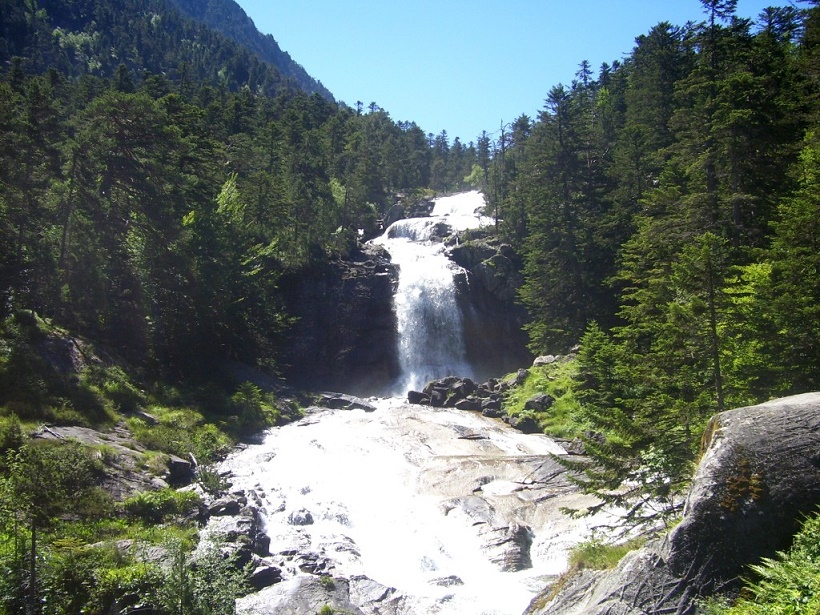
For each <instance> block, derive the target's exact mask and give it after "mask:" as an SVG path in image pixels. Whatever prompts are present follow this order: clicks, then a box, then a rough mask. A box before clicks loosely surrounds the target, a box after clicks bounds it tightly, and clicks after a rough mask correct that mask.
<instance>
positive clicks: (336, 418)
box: [205, 193, 601, 615]
mask: <svg viewBox="0 0 820 615" xmlns="http://www.w3.org/2000/svg"><path fill="white" fill-rule="evenodd" d="M481 205H483V198H482V197H481V195H480V194H479V193H467V194H465V195H456V196H455V197H448V198H444V199H439V201H438V202H437V203H436V207H435V209H434V211H433V216H432V217H430V218H422V219H415V220H403V221H400V222H398V223H396V224H394V225H393V226H391V227H390V228H389V229H388V230H387V232H386V233H385V235H384V236H383V237H382V238H380V239H379V240H378V241H379V242H380V243H382V245H384V246H385V247H386V248H387V249H388V250H389V251H390V253H391V256H392V258H393V260H394V262H395V263H397V264H398V265H399V267H400V275H399V285H398V286H399V288H398V291H397V295H396V298H395V305H396V312H397V314H396V315H397V321H398V323H399V325H398V326H399V340H400V345H401V348H400V349H399V355H400V358H401V369H402V373H401V376H400V378H399V380H398V381H397V382H396V383H395V385H394V387H392V389H391V391H389V392H388V395H402V396H403V395H404V394H405V393H406V391H407V390H408V389H414V388H421V387H422V386H423V385H424V384H425V382H427V381H428V380H431V379H434V378H440V377H443V376H446V375H458V376H462V377H465V376H471V375H472V374H471V369H470V366H469V365H468V364H467V362H466V360H465V358H464V357H465V353H464V344H463V340H462V339H461V338H462V335H463V334H462V333H461V329H460V326H461V325H460V313H459V308H458V306H457V305H456V303H455V291H454V286H453V275H454V273H455V271H454V268H455V267H454V265H452V263H451V262H450V261H449V259H447V257H446V256H445V255H444V253H443V248H442V245H441V243H437V242H435V241H432V240H431V238H432V237H433V235H434V234H435V233H436V232H437V230H436V229H437V227H438V228H439V229H440V228H441V227H440V225H446V226H447V227H448V228H449V229H450V230H449V232H451V231H452V230H454V229H455V230H459V229H464V228H469V227H471V226H476V225H479V224H481V223H482V222H483V221H484V220H483V219H482V218H481V216H480V215H479V214H478V213H477V211H478V209H479V208H480V207H481ZM449 232H448V234H449ZM566 454H567V452H566V451H565V450H564V449H563V448H562V447H561V446H560V445H559V444H557V443H556V442H554V441H553V440H552V439H550V438H548V437H547V436H545V435H525V434H523V433H521V432H520V431H517V430H515V429H512V428H510V427H509V426H507V425H506V424H504V423H503V422H502V421H500V420H497V419H491V418H487V417H484V416H482V415H481V414H479V413H475V412H467V411H460V410H456V409H450V408H431V407H426V406H414V405H409V404H407V403H405V402H404V401H403V400H402V399H400V398H398V397H389V396H388V397H384V398H373V399H371V400H369V401H368V403H366V404H359V405H358V407H356V408H354V409H343V410H329V409H324V408H316V407H314V408H309V409H308V410H307V412H306V416H305V418H303V419H302V420H300V421H298V422H296V423H292V424H289V425H285V426H282V427H278V428H274V429H272V430H270V431H269V432H268V433H266V434H265V435H264V438H263V440H262V441H261V443H259V444H253V445H249V446H247V447H246V448H244V449H243V450H241V451H238V452H236V453H235V454H233V455H232V456H230V457H229V458H228V459H227V460H226V461H225V462H224V463H223V465H222V468H221V469H222V471H224V472H227V473H229V474H230V476H231V479H230V480H231V483H232V490H233V491H234V492H235V493H238V494H241V497H242V498H243V499H244V500H245V501H247V502H251V503H252V504H253V508H254V510H255V511H258V512H259V517H261V521H262V525H263V529H264V532H265V533H266V534H267V536H268V538H269V539H270V543H269V546H267V541H265V543H264V544H265V547H266V548H265V549H264V551H266V552H261V553H260V551H259V550H258V549H257V550H256V553H257V555H254V557H255V558H256V559H257V561H256V562H255V564H256V565H258V566H262V567H265V568H267V569H268V570H271V569H273V570H275V571H276V572H275V574H274V575H272V577H271V578H272V579H274V580H275V582H274V583H273V584H271V585H270V586H268V587H265V588H263V589H261V590H260V591H258V592H256V593H253V594H250V595H249V596H246V597H244V598H242V599H240V600H239V601H238V603H237V609H238V612H239V613H247V614H254V615H260V614H268V613H270V614H273V613H277V614H281V613H291V614H295V615H297V614H298V615H301V614H305V615H307V614H310V615H314V614H315V613H318V612H334V613H363V614H372V615H376V614H380V615H389V614H394V615H399V614H402V615H403V614H407V615H410V614H425V613H441V614H469V615H481V614H486V615H490V614H493V615H518V614H520V613H523V612H524V610H525V609H526V608H527V606H528V605H529V603H530V601H531V600H532V599H533V597H534V596H536V594H537V593H538V592H539V591H541V590H543V588H544V586H545V585H546V584H548V583H549V582H550V580H551V579H554V578H555V577H556V576H557V575H559V574H560V573H561V572H563V571H564V570H565V568H566V565H567V553H568V549H569V548H570V547H571V546H573V545H574V544H577V543H578V542H580V541H581V540H582V539H583V538H584V537H585V536H587V535H588V534H589V532H590V527H591V526H592V525H595V524H600V523H601V519H600V518H598V519H593V518H584V519H573V518H570V517H568V516H566V515H564V514H563V513H561V512H560V509H561V508H563V507H570V508H584V507H585V506H588V505H589V504H590V503H591V500H589V499H588V496H584V495H581V494H579V493H578V491H577V488H576V487H575V486H574V485H573V484H572V483H571V482H570V481H569V480H568V478H567V474H566V471H565V470H564V469H563V468H562V467H561V466H560V464H558V463H557V462H556V461H555V459H554V458H553V456H554V455H559V456H560V455H566ZM254 514H255V513H254ZM226 523H228V522H227V521H225V518H223V517H213V518H212V519H211V521H210V522H209V525H208V527H207V528H206V531H205V535H206V536H207V535H209V534H212V535H216V534H224V533H230V530H229V529H227V525H226ZM228 525H229V523H228Z"/></svg>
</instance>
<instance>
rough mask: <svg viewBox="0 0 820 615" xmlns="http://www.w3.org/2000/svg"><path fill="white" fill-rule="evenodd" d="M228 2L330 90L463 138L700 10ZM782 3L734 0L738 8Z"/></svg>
mask: <svg viewBox="0 0 820 615" xmlns="http://www.w3.org/2000/svg"><path fill="white" fill-rule="evenodd" d="M237 1H238V3H239V4H240V6H242V8H243V9H245V12H246V13H247V14H248V15H249V16H250V17H251V19H253V21H254V22H255V23H256V27H257V28H258V29H259V30H260V31H261V32H262V33H264V34H272V35H273V37H274V38H275V39H276V41H277V42H278V43H279V46H280V47H281V48H282V49H283V50H284V51H287V52H288V53H289V54H290V55H291V57H292V58H293V59H294V60H296V61H297V62H298V63H299V64H301V65H302V66H304V67H305V69H306V70H307V71H308V73H310V75H311V76H313V77H314V78H315V79H319V80H320V81H321V82H322V83H323V84H324V85H325V86H326V87H327V88H328V89H329V90H330V91H331V92H332V93H333V94H334V96H335V97H336V99H337V100H340V101H344V102H345V103H347V104H348V105H350V106H355V104H356V102H357V101H361V102H363V103H364V105H365V107H366V106H368V105H369V104H370V103H371V102H375V103H376V104H377V105H379V106H380V107H381V108H383V109H385V110H386V111H388V112H389V113H390V116H391V118H393V120H396V121H405V120H406V121H413V122H416V124H418V125H419V126H420V127H421V128H422V129H423V130H424V131H425V132H426V133H430V132H432V133H435V134H439V133H440V132H441V131H442V130H446V131H447V134H448V136H449V137H450V142H451V143H452V140H453V139H454V138H455V137H456V136H458V137H460V138H461V141H462V142H463V143H465V144H466V143H468V142H470V141H475V140H476V137H477V136H478V135H479V134H480V133H481V131H482V130H486V131H487V132H488V133H491V134H493V133H496V132H497V131H498V130H499V128H500V126H501V124H502V123H509V122H512V121H513V120H515V119H516V118H517V117H518V116H520V115H521V114H522V113H526V114H527V115H529V116H530V117H532V118H535V117H536V115H537V113H538V111H539V110H540V109H541V108H542V107H543V102H544V99H545V98H546V95H547V92H548V91H549V89H550V88H551V87H552V86H553V85H556V84H558V83H564V84H569V83H570V82H571V81H572V79H573V78H574V76H575V73H576V71H577V70H578V64H579V63H580V62H581V61H582V60H588V61H589V62H590V63H591V65H592V66H593V68H594V69H595V72H596V74H597V70H598V68H599V67H600V65H601V64H602V63H603V62H608V63H610V64H611V63H612V61H613V60H618V59H621V58H623V57H624V56H625V55H627V54H628V53H629V52H630V51H631V50H632V48H633V46H634V42H635V37H636V36H639V35H640V34H645V33H646V32H648V31H649V29H650V28H652V26H654V25H655V24H657V23H659V22H661V21H669V22H671V23H673V24H675V25H683V24H685V23H686V22H687V21H700V20H702V19H703V18H704V13H703V11H702V7H701V4H700V2H699V0H412V1H410V0H347V1H343V0H237ZM785 4H787V0H738V10H737V14H738V15H739V16H741V17H756V16H757V15H758V14H759V13H760V11H761V10H762V9H763V8H764V7H766V6H773V5H774V6H782V5H785Z"/></svg>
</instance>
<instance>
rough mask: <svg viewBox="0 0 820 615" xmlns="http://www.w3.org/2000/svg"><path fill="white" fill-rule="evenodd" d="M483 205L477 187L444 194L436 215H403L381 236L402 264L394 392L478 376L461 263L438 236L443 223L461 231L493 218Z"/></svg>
mask: <svg viewBox="0 0 820 615" xmlns="http://www.w3.org/2000/svg"><path fill="white" fill-rule="evenodd" d="M483 206H484V197H483V195H482V194H481V193H479V192H475V191H473V192H467V193H462V194H457V195H453V196H449V197H442V198H439V199H437V200H436V202H435V205H434V208H433V211H432V214H431V216H430V217H427V218H411V219H406V220H399V221H398V222H395V223H393V224H392V225H391V226H390V227H389V228H388V229H387V231H386V232H385V233H384V235H383V236H382V237H380V238H379V239H377V240H375V241H376V242H377V243H379V244H381V245H383V246H384V247H385V248H386V249H387V251H388V252H389V253H390V256H391V258H392V260H393V263H394V264H396V265H397V266H398V267H399V284H398V289H397V291H396V296H395V299H394V301H395V307H396V319H397V321H398V337H399V365H400V367H401V375H400V377H399V379H398V382H397V383H396V384H395V386H394V387H393V388H392V390H391V391H390V392H389V393H390V394H398V395H402V394H404V393H405V392H406V391H407V390H408V389H415V390H418V389H421V388H422V387H423V386H424V385H425V384H426V383H427V382H429V381H430V380H433V379H436V378H442V377H444V376H450V375H456V376H460V377H472V376H473V373H472V369H471V368H470V366H469V365H468V363H467V360H466V356H465V345H464V333H463V327H462V323H461V319H462V316H461V309H460V307H459V305H458V303H457V300H456V291H455V282H454V277H453V276H454V275H455V274H456V272H458V270H459V268H458V267H457V266H456V265H455V264H454V263H453V262H452V261H450V260H449V259H448V258H447V256H446V255H445V254H444V245H443V244H442V243H441V241H435V240H434V239H433V237H434V236H435V234H436V230H438V229H439V227H440V226H441V225H446V226H447V227H448V228H449V230H450V231H457V230H466V229H469V228H477V227H479V226H481V225H483V224H487V223H488V219H487V218H486V217H484V216H482V215H481V209H482V208H483Z"/></svg>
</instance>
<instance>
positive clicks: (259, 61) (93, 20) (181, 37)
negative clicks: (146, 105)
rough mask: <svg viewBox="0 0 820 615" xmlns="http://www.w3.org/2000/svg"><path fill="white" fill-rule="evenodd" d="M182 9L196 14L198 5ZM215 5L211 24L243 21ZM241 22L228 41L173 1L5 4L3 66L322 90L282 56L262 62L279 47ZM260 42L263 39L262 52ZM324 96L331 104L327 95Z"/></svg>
mask: <svg viewBox="0 0 820 615" xmlns="http://www.w3.org/2000/svg"><path fill="white" fill-rule="evenodd" d="M187 4H188V5H189V7H190V8H195V6H194V4H195V3H190V2H188V3H187ZM215 6H216V8H215V9H214V10H213V11H210V14H211V15H212V17H213V18H214V19H216V16H217V15H220V11H227V12H228V13H230V14H234V15H236V16H244V12H243V11H242V9H241V8H239V6H238V5H235V4H234V3H232V2H231V3H229V2H222V3H221V7H220V6H219V5H215ZM244 18H245V19H246V20H247V23H246V24H245V27H244V29H243V28H239V27H238V26H237V27H236V28H232V30H235V33H234V34H232V35H228V34H223V33H222V32H219V31H217V30H216V29H214V28H211V27H208V26H207V25H205V23H203V22H202V21H199V20H195V19H193V18H191V17H189V16H188V14H187V12H186V11H185V10H184V9H183V7H181V6H177V4H176V3H175V2H174V1H173V0H117V1H116V2H112V1H106V0H35V1H31V0H3V2H0V65H6V66H8V65H9V63H11V62H12V60H13V58H18V60H16V61H15V62H17V64H18V66H19V67H20V69H22V70H23V71H25V72H27V73H44V72H46V71H47V70H49V69H52V68H54V69H56V70H57V71H59V72H62V73H64V74H67V75H71V76H74V77H80V76H83V75H89V74H90V75H94V76H99V77H111V76H113V75H114V74H116V73H117V70H118V68H119V66H120V65H124V66H125V67H126V68H127V69H129V72H130V73H131V74H132V75H139V74H141V73H143V72H147V73H150V74H154V75H163V76H164V77H166V78H167V79H169V80H171V81H172V82H176V83H180V82H191V81H193V82H200V83H210V84H212V85H214V86H216V87H220V88H226V89H228V90H230V91H237V90H239V89H241V88H243V87H248V88H249V89H250V90H251V91H253V92H259V93H262V94H267V95H277V94H280V93H282V92H285V91H295V90H306V91H308V92H316V91H320V89H319V88H320V86H319V85H318V84H316V82H315V81H313V80H312V79H311V78H310V76H309V75H307V73H305V72H304V70H303V69H301V67H299V66H298V65H296V64H295V63H294V62H293V61H292V60H290V56H287V54H284V53H282V52H281V50H279V54H280V56H281V57H280V61H279V64H280V65H281V66H282V67H283V68H279V67H277V66H275V65H274V62H272V61H270V60H266V59H263V56H264V57H265V58H271V60H273V59H275V56H276V53H275V50H278V46H277V45H276V44H275V41H273V39H272V37H269V39H270V40H269V41H268V39H266V38H265V37H262V35H260V34H259V33H258V32H256V30H255V28H253V22H250V20H248V19H247V16H244ZM223 21H225V22H226V23H239V21H241V20H238V17H237V18H235V19H233V20H228V19H224V20H223ZM251 30H252V31H253V33H255V37H254V36H252V35H251V34H250V32H251ZM238 32H244V35H243V36H239V34H237V33H238ZM232 37H235V38H236V39H241V40H239V42H238V41H237V40H234V38H232ZM255 39H259V40H257V41H256V43H253V45H254V48H249V47H247V46H245V42H247V41H251V42H253V41H254V40H255ZM243 41H244V42H243ZM260 41H268V44H267V47H266V46H265V45H263V44H262V42H260ZM300 71H301V72H300ZM323 95H324V96H326V97H328V98H331V99H332V97H331V96H330V95H329V93H327V94H324V93H323Z"/></svg>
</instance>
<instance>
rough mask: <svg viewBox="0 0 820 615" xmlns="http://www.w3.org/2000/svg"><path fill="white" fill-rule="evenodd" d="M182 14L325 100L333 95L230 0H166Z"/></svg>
mask: <svg viewBox="0 0 820 615" xmlns="http://www.w3.org/2000/svg"><path fill="white" fill-rule="evenodd" d="M168 2H169V4H171V5H173V6H175V7H176V8H177V9H178V10H179V11H180V12H182V13H183V14H184V15H186V16H188V17H190V18H191V19H194V20H196V21H198V22H200V23H202V24H204V25H206V26H208V27H209V28H212V29H213V30H216V31H217V32H220V33H222V34H223V35H225V36H227V37H228V38H229V39H231V40H232V41H234V42H236V43H239V44H240V45H242V46H243V47H245V48H246V49H249V50H251V51H253V52H254V53H255V54H256V55H257V56H258V57H259V58H260V59H261V60H264V61H265V62H268V63H270V64H273V65H274V66H275V67H276V68H277V69H278V70H279V72H281V73H282V74H283V75H285V76H286V77H288V78H290V79H292V80H293V81H295V82H296V84H297V85H298V86H299V88H300V89H302V90H304V91H305V92H308V93H310V94H313V93H318V94H321V95H322V96H323V97H324V98H326V99H328V100H333V95H332V94H331V93H330V91H329V90H328V89H327V88H326V87H325V86H324V85H322V83H321V81H316V80H315V79H314V78H313V77H311V76H310V75H309V74H308V73H307V71H305V69H304V68H303V67H302V66H301V65H300V64H298V63H296V62H295V61H294V60H293V59H292V58H291V57H290V54H288V53H287V52H285V51H282V49H281V48H280V47H279V44H278V43H277V42H276V40H275V39H274V38H273V36H271V35H270V34H262V33H261V32H259V30H258V29H257V28H256V25H255V24H254V23H253V20H252V19H251V18H250V17H248V15H247V14H246V13H245V11H244V10H243V9H242V7H240V6H239V5H238V4H237V3H236V2H234V1H233V0H168Z"/></svg>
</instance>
